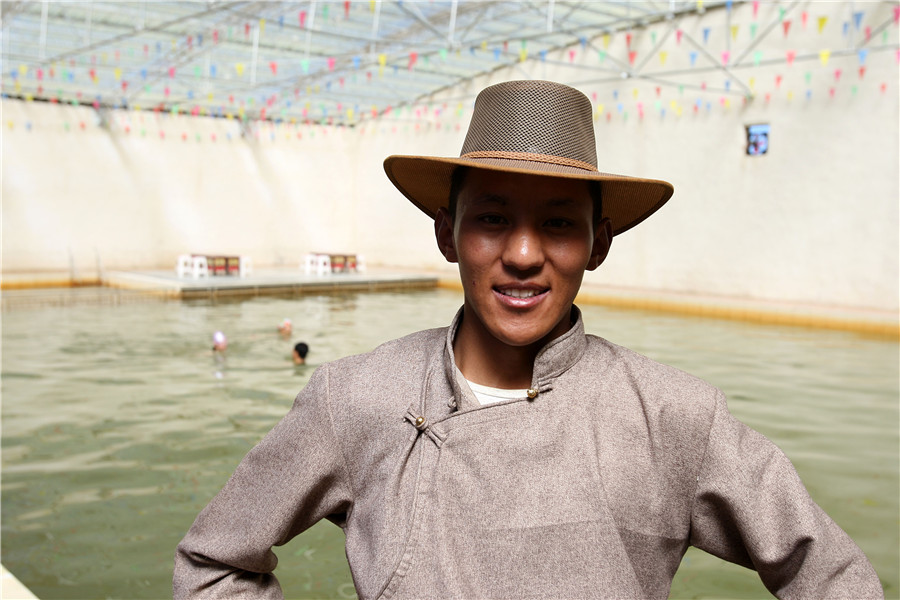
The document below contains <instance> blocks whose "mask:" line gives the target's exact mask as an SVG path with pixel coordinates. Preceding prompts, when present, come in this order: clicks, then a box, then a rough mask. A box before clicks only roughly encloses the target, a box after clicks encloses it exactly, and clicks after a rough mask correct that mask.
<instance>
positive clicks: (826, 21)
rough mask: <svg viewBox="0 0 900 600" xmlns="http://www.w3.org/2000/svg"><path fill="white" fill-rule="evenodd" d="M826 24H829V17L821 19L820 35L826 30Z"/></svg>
mask: <svg viewBox="0 0 900 600" xmlns="http://www.w3.org/2000/svg"><path fill="white" fill-rule="evenodd" d="M826 23H828V17H819V33H822V30H823V29H825V24H826Z"/></svg>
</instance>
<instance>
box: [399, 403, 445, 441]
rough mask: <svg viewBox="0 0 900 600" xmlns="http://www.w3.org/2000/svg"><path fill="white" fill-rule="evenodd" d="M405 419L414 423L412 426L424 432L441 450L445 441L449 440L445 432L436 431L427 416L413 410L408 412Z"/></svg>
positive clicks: (410, 409)
mask: <svg viewBox="0 0 900 600" xmlns="http://www.w3.org/2000/svg"><path fill="white" fill-rule="evenodd" d="M403 417H404V418H405V419H406V420H407V421H409V422H410V423H412V426H413V427H415V428H416V429H418V430H419V431H422V432H424V433H425V435H427V436H428V437H429V438H431V441H433V442H434V443H435V445H436V446H437V447H438V448H440V447H441V446H442V445H443V444H444V440H446V439H447V433H446V432H444V431H440V430H438V429H435V428H434V427H433V426H432V425H431V423H429V422H428V419H427V418H426V417H425V415H419V414H416V413H415V412H413V409H412V408H409V409H407V410H406V414H405V415H403Z"/></svg>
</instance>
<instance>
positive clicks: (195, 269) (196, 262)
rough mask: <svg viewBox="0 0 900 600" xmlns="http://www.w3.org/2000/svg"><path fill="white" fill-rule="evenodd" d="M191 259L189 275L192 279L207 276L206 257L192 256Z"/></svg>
mask: <svg viewBox="0 0 900 600" xmlns="http://www.w3.org/2000/svg"><path fill="white" fill-rule="evenodd" d="M191 259H192V260H191V276H192V277H193V278H194V279H199V278H201V277H209V265H208V264H207V262H206V257H205V256H192V257H191Z"/></svg>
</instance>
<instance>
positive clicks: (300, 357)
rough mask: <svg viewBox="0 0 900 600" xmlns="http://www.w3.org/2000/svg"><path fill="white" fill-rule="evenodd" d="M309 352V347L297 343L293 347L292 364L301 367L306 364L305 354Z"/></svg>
mask: <svg viewBox="0 0 900 600" xmlns="http://www.w3.org/2000/svg"><path fill="white" fill-rule="evenodd" d="M308 352H309V346H307V345H306V344H304V343H303V342H298V343H297V344H296V345H295V346H294V364H295V365H302V364H303V363H305V362H306V354H307V353H308Z"/></svg>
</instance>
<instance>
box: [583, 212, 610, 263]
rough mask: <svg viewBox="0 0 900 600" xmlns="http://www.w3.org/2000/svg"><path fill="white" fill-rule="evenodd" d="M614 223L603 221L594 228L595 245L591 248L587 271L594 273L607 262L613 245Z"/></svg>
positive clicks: (607, 220)
mask: <svg viewBox="0 0 900 600" xmlns="http://www.w3.org/2000/svg"><path fill="white" fill-rule="evenodd" d="M612 239H613V234H612V223H610V222H609V219H603V220H602V221H600V223H599V224H598V225H597V227H595V228H594V244H593V246H591V258H590V259H589V260H588V264H587V270H588V271H593V270H594V269H596V268H597V267H599V266H600V265H601V264H603V261H604V260H606V256H607V255H608V254H609V247H610V246H611V245H612Z"/></svg>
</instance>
